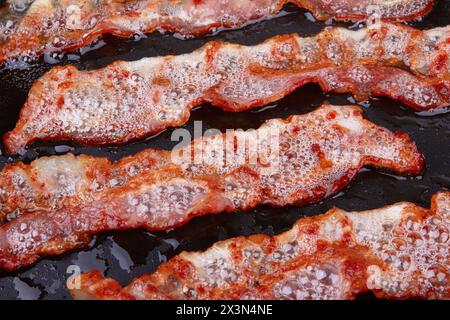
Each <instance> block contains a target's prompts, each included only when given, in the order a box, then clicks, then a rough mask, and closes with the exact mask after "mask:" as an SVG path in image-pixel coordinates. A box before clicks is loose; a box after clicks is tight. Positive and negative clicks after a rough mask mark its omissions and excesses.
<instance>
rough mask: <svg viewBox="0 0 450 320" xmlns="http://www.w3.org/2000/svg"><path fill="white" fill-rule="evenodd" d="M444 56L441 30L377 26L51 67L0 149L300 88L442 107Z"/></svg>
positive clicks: (100, 139) (140, 131) (95, 137)
mask: <svg viewBox="0 0 450 320" xmlns="http://www.w3.org/2000/svg"><path fill="white" fill-rule="evenodd" d="M449 53H450V27H445V28H436V29H432V30H428V31H420V30H415V29H413V28H410V27H407V26H402V25H397V24H391V23H377V24H373V25H371V26H369V27H367V28H365V29H362V30H359V31H349V30H346V29H342V28H327V29H326V30H324V31H323V32H321V33H320V34H318V35H317V36H315V37H312V38H302V37H299V36H298V35H285V36H278V37H274V38H272V39H270V40H268V41H266V42H264V43H262V44H259V45H257V46H251V47H246V46H239V45H234V44H229V43H219V42H211V43H209V44H207V45H206V46H204V47H203V48H201V49H199V50H197V51H194V52H193V53H190V54H185V55H180V56H167V57H155V58H145V59H142V60H139V61H134V62H123V61H121V62H115V63H113V64H111V65H110V66H108V67H106V68H104V69H100V70H94V71H79V70H77V69H76V68H74V67H72V66H65V67H57V68H54V69H52V70H51V71H50V72H48V73H47V74H45V75H44V76H43V77H42V78H40V79H39V80H37V81H36V82H35V84H34V85H33V87H32V89H31V91H30V93H29V97H28V100H27V102H26V103H25V105H24V107H23V109H22V111H21V114H20V119H19V121H18V123H17V125H16V127H15V129H14V130H13V131H11V132H9V133H7V134H6V135H5V137H4V143H5V148H6V150H7V151H8V152H9V153H18V152H20V151H21V150H23V149H24V148H25V147H26V146H27V145H29V144H30V143H32V142H33V141H35V140H72V141H76V142H78V143H81V144H87V145H113V144H123V143H126V142H129V141H131V140H135V139H140V138H143V137H145V136H148V135H149V134H151V133H155V132H159V131H161V130H163V129H166V128H168V127H174V126H180V125H183V124H184V123H185V122H186V121H187V119H188V118H189V115H190V111H191V109H192V108H193V107H195V106H197V105H200V104H201V103H203V102H210V103H211V104H213V105H216V106H219V107H221V108H223V109H225V110H228V111H233V112H239V111H243V110H247V109H250V108H253V107H258V106H263V105H266V104H268V103H271V102H274V101H276V100H278V99H280V98H282V97H284V96H286V95H287V94H289V93H290V92H291V91H293V90H295V89H296V88H298V87H299V86H302V85H304V84H305V83H309V82H314V83H318V84H319V85H320V86H321V87H322V88H323V89H324V90H325V91H328V92H329V91H332V92H347V93H351V94H353V95H354V96H355V97H356V98H357V99H358V100H366V99H367V98H369V97H376V96H387V97H390V98H392V99H395V100H398V101H402V102H403V103H405V104H406V105H408V106H410V107H412V108H414V109H417V110H421V111H423V110H429V109H436V108H441V107H445V106H448V105H450V80H449V79H450V74H449V70H450V59H449ZM404 69H408V70H409V71H410V72H407V71H405V70H404Z"/></svg>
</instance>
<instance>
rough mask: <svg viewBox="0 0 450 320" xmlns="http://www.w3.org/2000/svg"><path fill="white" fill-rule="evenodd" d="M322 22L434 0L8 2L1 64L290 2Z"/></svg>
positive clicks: (0, 22)
mask: <svg viewBox="0 0 450 320" xmlns="http://www.w3.org/2000/svg"><path fill="white" fill-rule="evenodd" d="M288 2H290V3H294V4H297V5H298V6H300V7H304V8H307V9H309V10H311V11H312V12H313V14H314V15H315V16H316V17H317V18H319V19H323V20H325V19H329V18H335V19H338V20H354V21H356V20H357V21H359V20H365V19H366V18H367V17H368V16H369V15H373V14H375V15H377V16H378V17H380V18H384V19H391V20H410V19H417V18H420V17H422V16H424V15H425V14H426V13H427V12H428V11H429V10H430V9H431V7H432V6H433V2H434V1H433V0H400V1H398V0H397V1H385V0H363V1H361V0H352V1H348V0H333V1H326V0H291V1H288V0H221V1H217V0H202V1H196V0H184V1H167V0H140V1H131V0H127V1H107V0H100V1H92V0H73V1H61V0H35V1H23V0H7V3H6V4H5V6H4V7H3V8H1V12H0V13H2V18H0V63H2V62H5V61H10V60H15V59H16V60H17V59H21V60H25V61H28V60H30V59H35V58H36V57H39V56H40V55H42V54H44V53H50V54H51V53H55V52H62V51H70V50H75V49H78V48H81V47H84V46H86V45H89V44H90V43H92V42H93V41H94V40H95V39H97V38H98V37H100V36H101V35H103V34H113V35H115V36H118V37H131V36H133V35H135V34H142V33H149V32H152V31H155V30H168V31H173V32H178V33H180V34H182V35H187V36H196V35H202V34H206V33H209V32H211V31H213V30H216V29H217V28H220V27H240V26H243V25H245V24H247V23H249V22H252V21H256V20H259V19H262V18H266V17H269V16H272V15H273V14H275V13H277V12H279V11H280V10H281V9H282V6H283V5H284V4H286V3H288Z"/></svg>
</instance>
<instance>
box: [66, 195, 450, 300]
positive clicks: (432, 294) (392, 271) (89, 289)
mask: <svg viewBox="0 0 450 320" xmlns="http://www.w3.org/2000/svg"><path fill="white" fill-rule="evenodd" d="M449 218H450V192H439V193H437V194H435V195H434V196H433V198H432V202H431V209H430V210H427V209H424V208H422V207H419V206H417V205H414V204H412V203H409V202H400V203H397V204H394V205H391V206H386V207H383V208H380V209H374V210H368V211H362V212H346V211H344V210H340V209H337V208H334V209H331V210H330V211H328V212H327V213H325V214H323V215H318V216H313V217H308V218H302V219H299V220H298V221H297V222H296V223H295V225H294V226H293V228H292V229H290V230H289V231H287V232H284V233H282V234H280V235H277V236H273V237H270V236H267V235H261V234H260V235H252V236H250V237H237V238H232V239H229V240H225V241H221V242H218V243H215V244H214V245H213V246H211V247H210V248H209V249H207V250H206V251H204V252H182V253H181V254H179V255H177V256H175V257H173V258H172V259H170V260H169V261H168V262H166V263H163V264H162V265H160V266H159V268H158V269H157V270H156V272H154V273H153V274H149V275H144V276H140V277H138V278H136V279H134V280H133V281H132V282H131V283H130V284H129V285H127V286H126V287H122V286H121V285H120V284H119V283H118V282H117V281H115V280H113V279H105V278H104V277H103V276H102V274H101V272H100V271H97V270H94V271H90V272H87V273H84V274H81V275H75V276H72V277H70V278H69V279H68V281H67V287H68V288H69V291H70V293H71V294H72V297H73V298H75V299H124V300H128V299H354V298H355V297H356V295H357V294H358V293H363V292H367V291H372V292H373V293H374V294H375V295H376V296H377V297H380V298H381V297H383V298H391V299H405V298H424V299H450V273H449V268H448V267H449V261H450V254H449V250H448V248H449V228H450V223H449V222H450V220H449Z"/></svg>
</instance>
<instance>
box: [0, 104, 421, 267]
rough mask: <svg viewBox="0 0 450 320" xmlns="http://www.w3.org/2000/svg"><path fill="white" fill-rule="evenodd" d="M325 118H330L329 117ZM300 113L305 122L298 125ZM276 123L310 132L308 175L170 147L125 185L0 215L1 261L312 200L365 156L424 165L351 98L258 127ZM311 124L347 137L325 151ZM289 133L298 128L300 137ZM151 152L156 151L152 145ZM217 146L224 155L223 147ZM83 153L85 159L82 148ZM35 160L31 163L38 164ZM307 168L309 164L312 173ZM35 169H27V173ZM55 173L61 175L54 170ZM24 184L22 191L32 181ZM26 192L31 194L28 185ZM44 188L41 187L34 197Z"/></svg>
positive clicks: (393, 166) (412, 167)
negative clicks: (203, 157) (11, 216)
mask: <svg viewBox="0 0 450 320" xmlns="http://www.w3.org/2000/svg"><path fill="white" fill-rule="evenodd" d="M303 119H307V122H302V121H306V120H303ZM324 120H326V121H329V122H330V123H329V124H327V125H325V123H324V122H323V121H324ZM317 121H319V122H320V121H322V125H321V126H320V127H317ZM302 123H303V129H300V128H301V127H302ZM308 124H309V125H308ZM290 125H291V126H290ZM274 126H275V127H276V126H281V127H282V128H284V130H287V131H286V132H285V133H284V135H285V136H286V137H287V139H289V141H291V140H292V139H294V138H295V137H300V138H301V139H303V137H304V138H305V139H312V140H311V141H309V140H308V141H309V142H308V141H307V143H306V145H304V146H303V145H302V147H301V148H303V147H305V148H307V146H308V145H309V144H308V143H311V144H312V145H311V147H310V148H309V149H307V150H308V152H309V153H310V154H308V156H311V157H313V158H314V159H315V160H314V163H313V164H314V165H313V167H312V168H310V169H308V176H307V177H305V175H306V173H302V171H294V170H288V171H283V170H287V169H285V168H284V167H280V168H279V169H278V170H279V175H280V176H279V177H278V178H276V180H274V181H272V180H271V177H272V176H273V174H271V175H264V174H263V172H262V170H263V167H264V168H265V166H264V165H262V164H259V163H258V164H257V165H256V164H252V165H250V164H249V162H248V161H249V160H248V159H247V158H246V160H245V161H243V162H242V163H240V162H239V163H238V164H237V166H236V167H235V166H231V168H225V170H224V169H223V168H217V167H216V166H215V165H214V163H216V162H215V161H216V160H217V159H216V158H213V159H211V161H213V162H211V163H210V162H207V163H206V164H205V165H206V167H205V166H204V165H203V164H201V165H197V164H194V165H193V166H192V167H191V168H190V169H189V167H187V168H185V167H184V165H183V163H181V164H177V163H174V162H172V161H167V162H166V160H167V157H168V156H164V154H161V158H162V159H163V162H164V163H163V164H162V165H158V163H157V162H156V163H154V162H153V165H152V166H153V168H152V167H149V168H150V169H149V170H148V171H147V172H145V169H146V168H147V167H146V166H147V165H144V166H143V168H142V169H143V170H144V172H142V173H141V174H137V175H130V174H128V177H126V176H123V177H122V178H126V179H128V180H126V181H124V182H123V184H121V185H118V186H112V185H111V184H109V185H107V186H106V187H104V188H103V190H101V189H100V190H99V191H98V192H92V190H91V189H90V187H88V189H87V190H84V191H85V193H86V192H87V193H88V195H87V196H86V197H85V196H84V195H83V196H82V197H80V194H75V197H67V199H63V202H62V204H61V205H60V206H59V207H58V208H56V209H52V208H48V210H39V207H37V208H36V210H35V211H30V212H28V213H25V214H23V215H21V216H20V217H19V218H18V219H15V220H13V221H10V222H8V223H5V224H3V225H1V226H0V268H2V269H6V270H14V269H17V268H20V267H24V266H28V265H30V264H32V263H34V262H35V261H36V260H38V259H39V258H40V257H41V256H49V255H55V254H61V253H63V252H67V251H69V250H72V249H75V248H79V247H83V246H85V245H86V244H87V243H88V242H89V241H90V240H91V235H92V234H95V233H98V232H102V231H107V230H125V229H136V228H146V229H148V230H167V229H171V228H174V227H177V226H180V225H182V224H185V223H187V222H188V221H189V220H190V219H192V218H193V217H196V216H200V215H205V214H214V213H219V212H232V211H246V210H249V209H251V208H254V207H255V206H257V205H260V204H269V205H272V206H275V207H279V206H284V205H288V204H296V205H304V204H308V203H314V202H316V201H318V200H320V199H323V198H325V197H327V196H329V195H331V194H334V193H335V192H337V191H338V190H340V189H342V188H343V187H344V186H346V185H347V184H348V183H350V181H352V179H353V178H354V177H355V176H356V174H357V173H358V172H359V171H360V169H361V168H362V167H363V166H366V165H372V166H374V167H377V168H385V169H389V170H392V171H393V172H396V173H402V174H412V175H414V174H419V173H420V172H421V170H422V169H423V165H424V159H423V156H422V154H421V153H420V151H419V150H418V149H417V146H416V145H415V143H414V142H412V141H411V140H410V138H409V136H407V135H406V134H403V133H392V132H390V131H388V130H386V129H384V128H382V127H379V126H377V125H375V124H373V123H371V122H369V121H368V120H365V119H364V118H363V117H362V110H361V109H360V108H358V107H355V106H347V107H344V106H339V107H336V106H329V105H325V106H323V107H321V108H319V109H318V110H315V111H314V112H312V113H310V114H307V115H303V116H292V117H290V118H289V119H287V120H280V119H274V120H270V121H268V122H266V123H265V124H264V125H263V126H261V127H260V129H258V130H257V132H259V133H261V134H264V132H266V133H268V132H271V131H272V130H273V128H274ZM314 128H316V129H318V130H319V132H320V134H322V135H325V136H326V139H328V138H330V137H332V134H333V136H335V138H339V137H341V136H342V139H343V140H342V141H341V140H340V138H339V141H338V142H337V143H339V145H338V146H342V147H343V149H342V148H338V149H337V150H338V151H339V154H337V155H336V154H335V153H334V151H333V150H334V148H335V147H337V146H335V147H333V149H332V150H329V151H326V150H328V149H325V147H323V146H322V145H321V143H322V141H321V139H322V138H321V136H320V135H319V136H317V135H318V133H319V132H318V131H317V130H315V129H314ZM267 130H269V131H267ZM305 130H306V131H308V130H312V131H311V132H310V133H311V135H312V137H308V135H307V134H305ZM228 134H230V133H228ZM244 134H245V137H247V138H246V139H254V136H253V133H244ZM291 135H294V138H293V137H292V136H291ZM302 135H304V136H302ZM224 137H225V136H224V135H218V136H210V137H205V138H202V139H201V141H202V142H199V140H194V142H193V144H192V145H191V146H188V147H186V148H188V149H190V148H191V147H192V148H194V149H193V150H194V151H193V152H194V154H199V152H203V151H204V148H206V147H205V146H207V145H208V144H211V145H212V146H214V144H215V143H217V142H218V141H219V140H220V139H223V138H224ZM252 137H253V138H252ZM217 139H219V140H217ZM232 141H234V140H232ZM291 142H292V141H291ZM221 148H222V147H221ZM327 148H328V147H327ZM188 149H185V148H184V149H182V150H188ZM212 150H215V149H212ZM283 150H284V149H283ZM302 150H303V149H299V150H297V149H292V148H291V147H289V148H288V149H286V150H284V151H282V153H281V154H280V157H283V156H284V155H286V156H290V155H291V153H292V152H291V151H293V152H295V154H297V155H298V157H300V158H298V159H297V158H293V159H292V158H291V159H290V160H289V163H291V162H292V161H294V159H297V160H295V161H303V160H301V159H302V157H303V156H305V157H306V156H307V155H306V154H304V153H301V152H300V151H302ZM352 150H353V151H352ZM149 152H150V153H149V154H150V155H151V154H152V153H151V151H149ZM159 152H160V153H162V151H159ZM166 153H167V152H166ZM299 153H300V154H299ZM328 153H330V154H329V155H328ZM348 153H350V154H351V156H350V159H352V160H351V161H349V160H348V159H347V157H348V156H346V157H344V155H346V154H348ZM147 154H148V153H141V154H138V155H137V157H136V158H134V159H135V160H137V162H135V163H134V164H133V158H128V159H126V160H125V161H124V167H122V168H117V167H116V168H112V170H111V171H114V169H119V170H117V173H118V174H119V175H120V173H121V172H126V171H127V170H125V168H126V166H129V167H131V166H134V167H138V168H139V163H140V161H146V155H147ZM208 154H209V152H208ZM216 154H217V155H220V152H217V153H216ZM263 154H265V153H264V152H263ZM329 157H335V158H329ZM55 159H62V160H63V161H62V163H63V164H64V160H65V159H66V157H59V158H58V157H55ZM75 160H76V159H75ZM79 160H80V163H81V164H83V161H84V160H85V157H83V158H80V159H79ZM37 161H41V160H37ZM152 161H153V160H151V161H150V162H152ZM49 163H50V165H49V167H52V166H53V167H55V168H57V167H58V165H56V164H55V163H53V164H52V161H50V162H49ZM286 163H287V160H283V162H282V163H281V165H285V164H286ZM99 164H100V165H101V166H100V167H99V168H100V170H99V172H98V173H94V174H93V175H91V174H88V178H92V177H94V176H108V175H110V173H109V172H108V171H109V170H110V169H111V165H107V166H105V167H103V164H105V159H100V160H99ZM129 167H128V168H129ZM45 168H47V166H44V170H45ZM22 169H23V167H20V166H19V170H22ZM30 170H31V171H33V168H32V167H31V168H30ZM275 170H277V169H275ZM128 172H129V171H128ZM276 172H278V171H276ZM294 173H295V174H297V176H295V175H294ZM309 173H311V174H313V177H311V175H310V174H309ZM33 174H34V173H33V172H31V175H32V176H31V180H33ZM51 175H52V172H50V176H51ZM55 178H56V179H57V180H58V175H56V177H55ZM294 178H295V179H294ZM13 179H14V178H13ZM292 179H294V180H295V181H296V184H295V185H294V186H296V187H295V188H294V189H292V190H291V191H288V192H284V193H283V192H282V193H279V189H285V188H287V187H288V186H289V185H291V184H292V183H293V182H292ZM44 181H48V179H47V180H44ZM35 182H36V181H35ZM35 182H33V181H32V183H35ZM36 183H37V185H36V186H39V182H38V181H37V182H36ZM44 183H45V182H44ZM49 183H50V182H49ZM19 185H22V184H19ZM44 186H45V184H44ZM24 188H25V191H26V189H27V187H24ZM94 190H95V188H94ZM24 196H25V199H26V198H27V195H26V193H25V194H24ZM41 196H42V195H40V194H39V195H38V200H39V199H40V198H39V197H41ZM77 196H78V198H77ZM74 198H75V199H74ZM40 200H43V204H44V206H45V205H50V204H49V203H45V201H46V200H48V198H47V197H45V196H44V197H42V199H40ZM19 202H20V201H19ZM16 204H17V203H16ZM13 205H14V204H13ZM19 205H20V204H19ZM25 207H27V205H25Z"/></svg>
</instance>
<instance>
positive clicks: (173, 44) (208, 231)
mask: <svg viewBox="0 0 450 320" xmlns="http://www.w3.org/2000/svg"><path fill="white" fill-rule="evenodd" d="M448 24H450V1H448V0H441V1H439V2H438V4H437V5H436V7H435V9H434V10H433V11H432V12H431V14H430V15H428V16H427V17H426V18H425V19H424V20H423V21H420V22H416V23H414V26H415V27H418V28H426V29H428V28H432V27H436V26H445V25H448ZM324 26H325V24H323V23H318V22H315V21H314V20H313V19H311V15H309V14H308V13H306V12H305V11H303V10H299V9H297V8H295V7H291V6H288V7H286V11H285V12H284V14H281V15H279V16H278V17H276V18H274V19H271V20H267V21H264V22H260V23H257V24H253V25H250V26H248V27H245V28H242V29H240V30H228V31H223V32H220V33H219V34H217V35H214V36H207V37H203V38H198V39H191V40H181V39H179V38H176V37H173V36H171V35H160V34H158V33H154V34H151V35H149V36H148V37H146V38H143V39H135V40H128V41H123V40H117V39H114V38H113V37H105V38H104V39H103V40H101V41H100V42H98V43H97V44H96V46H95V47H97V48H96V49H95V50H90V51H89V50H84V51H85V52H84V53H83V54H81V53H77V54H72V55H67V56H65V57H63V58H62V59H61V61H59V62H57V63H58V64H66V63H72V64H75V65H76V66H77V67H79V68H81V69H95V68H100V67H103V66H106V65H108V64H109V63H111V62H113V61H115V60H118V59H123V60H136V59H139V58H142V57H149V56H159V55H167V54H180V53H186V52H190V51H192V50H194V49H196V48H198V47H200V46H201V45H203V44H204V43H205V42H207V41H210V40H219V41H231V42H236V43H242V44H249V45H250V44H256V43H259V42H261V41H263V40H265V39H267V38H270V37H272V36H274V35H277V34H285V33H293V32H297V33H299V34H301V35H305V36H308V35H313V34H315V33H317V32H319V31H320V30H321V29H322V28H323V27H324ZM346 26H347V27H352V28H356V27H357V26H356V25H351V24H347V25H346ZM98 47H100V48H98ZM86 51H87V52H86ZM47 62H48V59H47ZM47 62H45V61H44V59H41V60H40V61H39V62H37V63H36V64H34V65H33V66H31V67H30V68H28V69H23V70H1V71H0V134H1V135H3V134H4V133H5V132H6V131H8V130H11V129H12V128H13V126H14V124H15V122H16V121H17V118H18V114H19V111H20V108H21V106H22V104H23V103H24V101H25V99H26V95H27V92H28V90H29V88H30V86H31V84H32V82H33V81H34V80H35V79H37V78H38V77H40V76H41V75H42V74H43V73H44V72H46V71H47V70H49V69H50V67H52V65H51V64H49V63H47ZM53 63H54V62H53ZM324 102H331V103H334V104H341V105H342V104H348V103H352V102H354V101H353V100H352V98H351V97H350V96H347V95H329V94H323V93H322V92H321V90H320V88H319V87H318V86H316V85H307V86H305V87H303V88H300V89H298V90H296V91H295V92H294V93H292V94H290V95H289V96H288V97H286V98H284V99H282V100H281V101H279V102H277V103H276V104H274V105H272V106H271V107H265V108H260V109H256V110H251V111H248V112H242V113H227V112H223V111H222V110H220V109H218V108H215V107H211V106H209V105H204V106H202V107H201V108H198V109H197V110H195V111H194V112H193V113H192V117H191V119H190V121H189V122H188V123H187V124H186V126H185V127H186V128H187V129H189V130H190V131H191V132H192V131H193V125H194V121H200V120H201V121H202V122H203V123H202V124H203V129H204V130H206V129H209V128H218V129H220V130H225V129H227V128H243V129H247V128H257V127H258V126H259V125H260V124H261V123H262V122H264V121H265V120H267V119H271V118H277V117H282V118H285V117H288V116H289V115H291V114H303V113H307V112H310V111H312V110H314V109H315V108H316V107H318V106H319V105H321V104H322V103H324ZM361 105H362V107H363V108H364V111H365V114H366V116H367V118H368V119H370V120H372V121H373V122H375V123H377V124H380V125H382V126H385V127H387V128H389V129H391V130H397V131H404V132H407V133H408V134H410V135H411V136H412V138H413V140H414V141H415V142H416V143H417V144H418V146H419V148H420V149H421V150H422V152H423V153H424V154H425V157H426V169H425V172H424V173H423V176H420V177H410V178H405V177H397V176H394V175H392V174H390V173H388V172H381V171H379V170H377V171H376V170H372V169H370V168H369V169H365V170H364V171H363V172H361V173H360V174H359V176H358V177H357V178H356V180H354V181H353V183H351V184H350V186H348V187H347V188H346V189H345V190H343V191H342V192H340V193H339V194H337V195H335V196H334V197H332V198H329V199H326V200H325V201H322V202H320V203H318V204H315V205H310V206H306V207H302V208H297V207H286V208H278V209H274V208H270V207H266V206H263V207H258V208H257V209H254V210H252V211H250V212H247V213H234V214H217V215H209V216H204V217H199V218H195V219H194V220H192V221H191V222H189V223H188V224H187V225H185V226H183V227H181V228H178V229H175V230H172V231H168V232H159V233H154V234H152V233H149V232H147V231H144V230H134V231H125V232H114V233H104V234H101V235H98V236H97V237H95V239H94V240H93V241H92V243H91V244H90V246H89V248H86V249H84V250H79V251H75V252H72V253H69V254H65V255H62V256H59V257H53V258H49V259H44V260H41V261H40V262H38V263H37V264H36V265H34V266H32V267H30V268H26V269H24V270H21V271H20V272H17V273H8V274H6V273H3V274H1V273H0V299H67V298H70V296H69V294H68V292H67V291H66V289H65V286H64V285H65V281H66V279H67V277H68V276H69V274H67V273H66V270H67V267H68V266H70V265H73V264H75V265H78V266H79V267H80V268H81V270H82V271H88V270H91V269H93V268H97V269H100V270H101V271H102V272H104V273H105V274H106V276H108V277H112V278H115V279H117V280H119V281H120V282H121V283H122V284H127V283H128V282H130V281H131V279H132V278H134V277H136V276H138V275H141V274H143V273H151V272H153V271H155V269H156V268H157V267H158V266H159V265H160V264H161V263H163V262H165V261H167V259H170V258H171V257H173V256H174V255H176V254H178V253H179V252H181V251H183V250H204V249H206V248H208V247H209V246H211V245H212V244H213V243H214V242H216V241H218V240H223V239H227V238H231V237H234V236H239V235H250V234H255V233H266V234H276V233H279V232H282V231H284V230H287V229H289V228H290V227H291V226H292V224H293V223H294V221H296V220H297V219H298V218H300V217H303V216H307V215H315V214H319V213H323V212H325V211H326V210H328V209H330V208H331V207H333V206H338V207H340V208H343V209H348V210H364V209H371V208H376V207H380V206H384V205H386V204H391V203H394V202H397V201H403V200H405V201H412V202H416V203H418V204H420V205H423V206H425V207H428V206H429V201H430V198H431V196H432V195H433V194H434V193H435V192H436V191H438V190H442V189H449V188H450V148H449V146H450V114H448V113H447V114H444V113H442V114H434V115H432V114H417V113H415V112H413V111H411V110H410V109H408V108H405V107H404V106H402V105H401V104H399V103H397V102H394V101H391V100H388V99H376V100H372V101H370V102H369V103H364V104H361ZM171 132H172V130H167V131H165V132H163V133H161V134H160V135H158V136H155V137H152V138H149V139H146V140H144V141H139V142H135V143H131V144H128V145H126V146H122V147H111V148H94V147H80V146H77V145H71V144H61V142H60V143H59V144H44V143H40V144H35V145H34V146H33V147H32V148H31V149H30V150H29V151H28V152H27V153H26V154H25V155H24V156H22V157H20V158H19V157H15V158H9V157H8V156H6V155H4V152H3V154H0V168H2V167H3V165H4V164H5V163H8V162H13V161H18V160H22V161H25V162H30V161H31V160H33V159H35V158H37V157H40V156H44V155H53V154H59V153H64V152H72V153H74V154H80V153H85V154H90V155H95V156H107V157H109V158H111V159H118V158H121V157H123V156H125V155H130V154H134V153H136V152H138V151H140V150H143V149H146V148H149V147H151V148H164V149H170V148H171V147H172V146H174V145H175V144H176V142H174V141H171V139H170V137H171ZM0 146H1V145H0ZM55 146H56V148H55ZM360 298H371V295H368V294H366V295H361V296H360Z"/></svg>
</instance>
